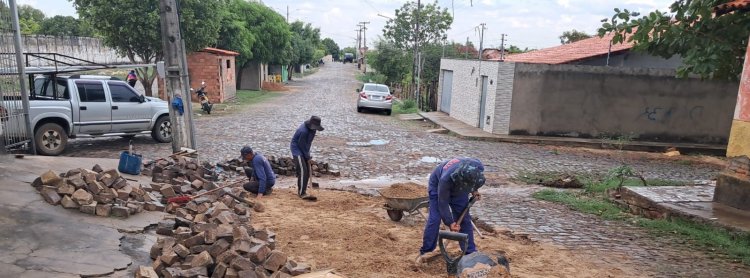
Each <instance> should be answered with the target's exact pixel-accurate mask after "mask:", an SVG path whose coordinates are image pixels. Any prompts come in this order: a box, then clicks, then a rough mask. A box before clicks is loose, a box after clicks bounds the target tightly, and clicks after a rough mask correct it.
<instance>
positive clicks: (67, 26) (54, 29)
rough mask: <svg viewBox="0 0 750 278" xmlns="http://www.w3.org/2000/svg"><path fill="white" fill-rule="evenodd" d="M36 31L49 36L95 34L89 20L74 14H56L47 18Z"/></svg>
mask: <svg viewBox="0 0 750 278" xmlns="http://www.w3.org/2000/svg"><path fill="white" fill-rule="evenodd" d="M36 33H37V34H41V35H49V36H74V37H92V36H94V30H93V28H92V27H91V25H90V24H88V22H85V21H83V20H80V19H77V18H75V17H72V16H62V15H56V16H53V17H50V18H48V19H45V20H44V21H43V22H42V24H41V26H40V27H39V30H38V31H37V32H36Z"/></svg>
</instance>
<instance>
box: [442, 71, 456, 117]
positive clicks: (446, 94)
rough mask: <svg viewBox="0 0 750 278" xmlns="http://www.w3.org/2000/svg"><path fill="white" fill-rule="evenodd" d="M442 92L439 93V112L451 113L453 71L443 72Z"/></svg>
mask: <svg viewBox="0 0 750 278" xmlns="http://www.w3.org/2000/svg"><path fill="white" fill-rule="evenodd" d="M441 86H442V92H441V93H440V111H443V112H445V113H448V114H450V113H451V93H452V92H453V71H452V70H443V84H442V85H441Z"/></svg>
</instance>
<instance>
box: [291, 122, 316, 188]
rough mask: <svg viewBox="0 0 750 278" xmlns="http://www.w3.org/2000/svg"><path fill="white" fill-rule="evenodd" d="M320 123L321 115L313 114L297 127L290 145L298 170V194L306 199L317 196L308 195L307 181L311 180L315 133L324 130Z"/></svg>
mask: <svg viewBox="0 0 750 278" xmlns="http://www.w3.org/2000/svg"><path fill="white" fill-rule="evenodd" d="M323 129H324V128H323V126H321V125H320V117H318V116H312V117H310V119H309V120H307V121H305V122H304V123H302V125H300V126H299V128H297V131H295V132H294V136H293V137H292V143H291V144H290V147H291V149H292V157H293V158H294V164H295V168H296V170H297V195H299V197H300V198H303V199H306V200H314V199H315V197H313V196H310V195H307V182H308V181H309V180H310V159H312V156H311V155H310V147H312V142H313V139H315V133H316V132H318V131H323Z"/></svg>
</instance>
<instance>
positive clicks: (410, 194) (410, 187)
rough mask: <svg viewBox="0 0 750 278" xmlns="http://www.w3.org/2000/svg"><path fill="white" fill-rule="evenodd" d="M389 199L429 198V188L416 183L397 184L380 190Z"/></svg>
mask: <svg viewBox="0 0 750 278" xmlns="http://www.w3.org/2000/svg"><path fill="white" fill-rule="evenodd" d="M380 194H382V195H383V196H385V197H387V198H402V199H414V198H420V197H426V196H427V188H426V187H425V186H424V185H419V184H416V183H411V182H407V183H396V184H393V185H391V186H389V187H386V188H383V189H381V190H380Z"/></svg>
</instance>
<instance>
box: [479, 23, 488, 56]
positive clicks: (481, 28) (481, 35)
mask: <svg viewBox="0 0 750 278" xmlns="http://www.w3.org/2000/svg"><path fill="white" fill-rule="evenodd" d="M485 25H487V24H486V23H482V24H479V27H478V28H479V60H482V51H483V50H484V29H487V28H485V27H484V26H485Z"/></svg>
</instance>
